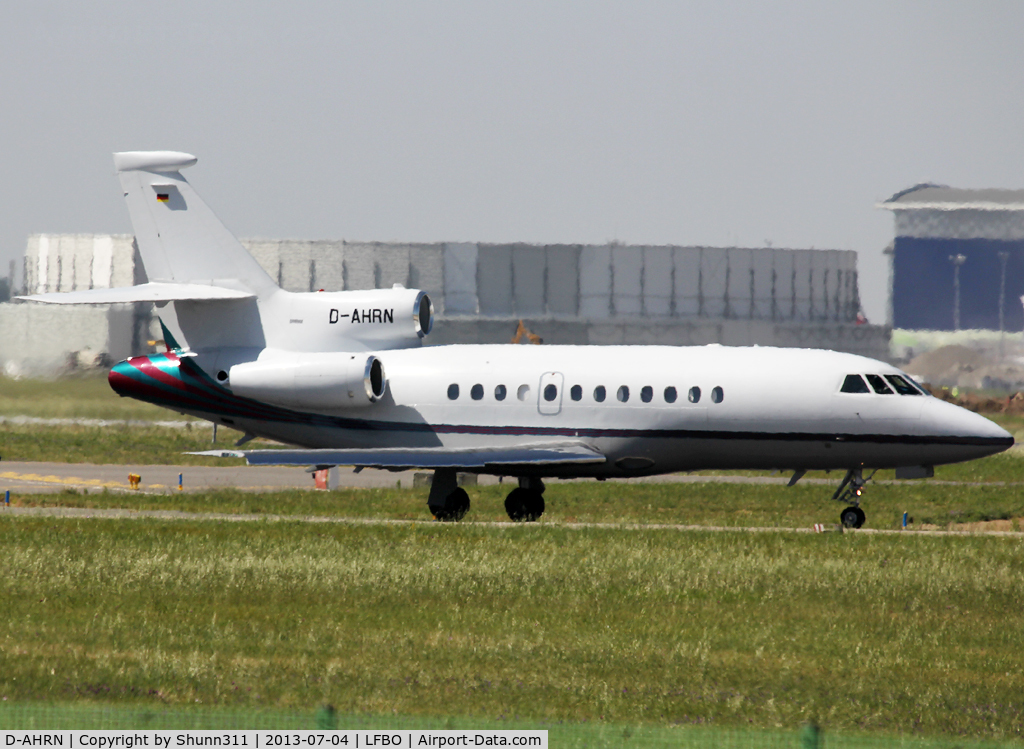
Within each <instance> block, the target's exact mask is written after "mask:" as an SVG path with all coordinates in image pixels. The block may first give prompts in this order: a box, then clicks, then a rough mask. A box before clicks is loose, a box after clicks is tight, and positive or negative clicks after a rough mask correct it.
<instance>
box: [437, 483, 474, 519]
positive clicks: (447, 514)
mask: <svg viewBox="0 0 1024 749" xmlns="http://www.w3.org/2000/svg"><path fill="white" fill-rule="evenodd" d="M430 511H431V512H432V513H433V514H434V519H435V520H440V521H441V522H442V523H457V522H459V521H460V520H462V518H464V517H466V513H467V512H469V495H468V494H467V493H466V490H465V489H463V488H462V487H461V486H460V487H459V488H458V489H456V490H455V491H453V492H452V493H451V494H449V495H448V497H447V499H446V501H445V506H444V507H443V508H442V507H431V508H430Z"/></svg>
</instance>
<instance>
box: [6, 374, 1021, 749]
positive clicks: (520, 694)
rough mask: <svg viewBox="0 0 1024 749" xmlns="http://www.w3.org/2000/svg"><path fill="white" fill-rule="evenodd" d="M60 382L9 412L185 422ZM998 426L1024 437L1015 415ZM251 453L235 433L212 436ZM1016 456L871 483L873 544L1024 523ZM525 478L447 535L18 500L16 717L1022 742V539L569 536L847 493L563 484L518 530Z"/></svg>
mask: <svg viewBox="0 0 1024 749" xmlns="http://www.w3.org/2000/svg"><path fill="white" fill-rule="evenodd" d="M65 384H66V383H63V382H62V383H61V384H60V387H61V388H64V386H65ZM76 388H77V390H76ZM53 390H54V388H53V386H52V385H49V386H43V385H39V384H38V383H30V382H13V383H12V382H11V381H9V380H0V415H2V414H7V415H12V414H19V415H31V416H41V417H67V418H118V419H143V420H146V419H149V420H152V419H167V418H170V416H169V413H168V412H166V411H163V410H162V409H155V408H154V409H151V407H149V406H146V405H145V404H139V403H137V402H134V401H128V400H122V399H119V398H117V397H116V396H115V395H113V393H111V392H110V391H109V388H107V386H106V383H105V381H102V380H81V381H73V382H72V384H71V385H68V386H67V388H66V389H65V390H64V393H65V394H66V395H67V398H66V400H64V399H62V398H63V396H62V397H61V398H56V399H55V398H54V397H53ZM119 408H120V409H121V410H117V409H119ZM996 420H998V421H1000V423H1002V424H1003V425H1004V426H1006V427H1007V428H1008V429H1010V430H1011V431H1014V432H1015V433H1017V434H1021V435H1022V436H1024V421H1022V420H1021V419H1020V418H1019V417H998V418H997V419H996ZM209 435H210V433H209V431H208V430H207V429H205V428H198V429H192V430H189V429H185V428H181V429H178V428H173V429H172V428H161V427H154V426H147V427H131V428H117V429H111V428H106V429H100V428H95V427H76V426H60V427H39V426H12V425H6V426H4V427H2V431H0V455H2V456H3V457H4V458H5V459H6V460H65V461H69V462H99V463H115V462H132V463H186V464H187V463H188V462H189V460H194V461H196V462H200V463H203V464H209V461H208V460H207V459H201V458H194V459H188V458H185V456H182V455H181V453H182V452H184V451H186V450H198V449H207V448H208V447H209ZM235 438H237V433H236V434H234V435H231V434H229V433H227V432H226V430H225V431H222V432H221V440H220V444H222V445H223V444H226V443H228V441H229V440H233V439H235ZM221 462H223V461H221ZM1022 467H1024V461H1022V460H1021V457H1020V456H1019V454H1018V453H1016V452H1011V453H1009V454H1003V455H999V456H994V457H992V458H988V459H985V460H982V461H975V462H973V463H969V464H965V465H962V466H944V467H939V468H937V469H936V480H943V479H944V480H953V481H971V482H980V483H981V484H982V485H978V486H968V485H955V486H949V485H942V484H937V483H935V482H930V481H915V482H902V483H900V484H898V485H885V484H880V485H871V486H870V487H869V490H868V493H867V496H866V500H865V508H866V510H867V512H868V522H867V526H868V527H875V528H894V527H896V526H897V525H898V523H899V520H900V518H901V515H902V513H903V512H909V513H910V515H911V516H913V517H914V519H915V521H916V522H915V524H914V527H920V525H921V524H922V523H929V524H935V525H939V526H942V527H945V526H947V525H950V524H955V523H968V522H976V521H985V520H997V519H1003V520H1005V519H1011V522H1010V523H1009V527H1011V528H1017V529H1021V528H1020V522H1019V519H1020V518H1024V477H1022V472H1021V468H1022ZM809 475H813V474H809ZM817 475H819V476H820V475H822V474H817ZM832 478H836V479H838V476H836V475H835V474H832ZM879 478H883V479H885V478H891V473H889V474H886V473H884V472H883V473H880V474H879ZM997 482H1009V484H1010V485H999V484H998V483H997ZM507 488H508V487H507V486H505V487H477V488H475V489H473V490H471V495H472V497H473V510H472V511H471V513H470V515H469V516H468V518H467V520H469V521H470V522H464V523H462V524H459V525H447V524H443V525H442V524H429V523H419V524H411V525H400V526H370V527H366V526H358V525H325V524H306V523H299V522H295V523H292V522H287V521H285V522H275V523H267V522H259V521H257V522H246V523H218V522H202V521H177V522H163V521H153V520H130V521H127V520H126V521H119V520H104V521H78V520H58V519H53V518H47V519H32V518H24V517H21V518H15V517H9V516H8V517H4V516H3V513H2V512H0V560H2V565H3V566H2V570H3V574H2V575H0V601H3V604H4V605H3V606H2V607H0V698H6V701H3V700H0V725H3V724H5V723H6V721H7V720H8V719H9V718H10V716H12V715H15V713H14V712H11V711H14V710H16V708H18V707H19V706H27V707H31V706H38V705H43V704H51V703H52V704H55V705H56V706H57V707H56V709H57V710H58V711H60V710H71V711H73V710H76V709H78V710H88V709H90V708H91V707H104V706H105V707H109V708H111V709H115V710H120V711H122V712H121V713H120V714H122V715H128V716H129V717H130V716H139V715H142V716H152V715H160V714H163V713H166V712H167V711H170V712H171V713H172V714H178V715H181V714H182V711H187V712H188V714H189V715H193V716H199V717H197V718H195V720H196V721H197V722H196V723H195V725H197V727H198V726H199V725H200V724H201V725H203V726H206V725H209V727H215V726H219V725H223V723H216V722H214V723H212V724H207V723H203V721H204V720H208V719H209V720H213V719H212V718H209V715H214V714H216V715H225V714H231V712H232V711H252V710H256V711H258V714H259V715H264V716H274V715H276V716H279V717H280V716H285V717H280V720H282V721H286V722H287V721H288V720H293V719H295V718H294V716H296V715H299V716H301V715H305V716H308V715H310V714H311V712H312V711H313V710H314V709H315V708H316V706H318V705H320V704H323V703H326V702H330V703H332V704H334V705H335V706H337V707H338V709H339V711H340V713H341V714H342V715H343V716H348V719H349V720H352V721H355V722H357V723H358V721H360V720H364V719H366V716H371V718H372V720H373V721H375V722H374V723H373V724H372V725H375V726H377V727H381V726H384V725H390V726H392V727H404V726H406V725H409V726H410V727H412V726H416V725H418V726H431V727H444V725H445V724H447V723H450V724H451V725H454V726H466V725H467V723H465V722H467V721H468V725H472V726H474V727H475V726H481V725H491V724H494V725H509V721H512V722H513V723H515V725H527V724H530V725H536V724H544V725H550V726H552V727H553V728H552V730H555V728H557V727H559V726H561V727H567V729H566V730H565V731H564V732H563V734H559V744H558V745H559V746H616V745H620V744H621V745H648V746H670V745H677V737H681V736H685V737H686V743H687V745H696V746H708V747H711V746H724V745H730V746H731V745H735V746H783V745H787V746H788V745H792V743H793V742H794V741H795V740H796V739H795V736H796V734H795V733H773V731H778V730H780V729H782V730H784V731H795V730H796V729H798V728H799V726H800V725H801V724H802V723H804V722H805V721H807V720H809V719H814V720H817V721H818V722H819V723H821V724H822V725H823V726H824V727H825V729H826V731H827V735H828V736H829V737H830V739H829V743H828V746H833V747H839V746H847V745H848V746H861V745H869V744H870V742H868V744H864V743H861V744H858V743H856V741H853V739H849V742H852V743H849V742H847V743H844V741H845V739H844V740H840V739H842V737H857V736H861V737H864V736H866V737H868V738H869V739H871V738H877V739H878V740H883V739H885V738H886V737H890V736H894V735H901V736H908V735H910V736H915V737H925V738H929V739H934V740H935V741H936V742H937V743H936V744H934V745H935V746H952V744H950V743H948V740H947V739H945V738H943V737H961V739H962V738H969V739H972V740H973V739H983V738H989V739H1005V738H1021V736H1022V732H1024V606H1022V602H1024V545H1022V544H1021V542H1020V541H1019V539H1016V538H999V537H976V536H975V537H943V538H936V537H928V536H923V535H919V534H913V533H907V534H900V535H898V536H868V535H864V534H860V535H858V534H854V533H847V534H819V535H812V534H806V535H798V534H731V533H726V534H718V533H710V532H702V531H679V530H662V529H654V528H647V529H642V528H641V529H637V530H630V529H627V528H625V527H602V528H572V527H567V525H566V524H567V523H572V522H573V521H577V522H598V523H610V524H619V525H620V526H622V525H624V524H634V523H635V524H640V525H643V524H657V523H668V524H696V525H723V526H779V527H809V526H810V525H811V524H813V523H818V522H823V523H835V522H836V516H837V515H838V510H839V509H840V507H839V505H838V504H836V503H833V502H830V501H828V496H829V495H830V493H831V490H830V489H829V488H828V487H826V486H821V485H809V484H806V483H801V484H799V485H797V486H796V487H793V488H787V487H784V486H779V485H735V484H713V483H703V484H646V485H644V484H640V485H637V484H633V485H629V486H626V485H623V484H621V483H616V482H606V483H598V482H593V481H577V482H567V483H552V484H551V485H550V486H549V488H548V491H547V493H546V495H545V496H546V499H547V507H548V510H547V513H546V514H545V516H544V520H543V521H542V522H541V523H538V524H532V525H525V526H523V525H513V524H511V523H507V522H506V521H507V517H506V516H505V512H504V508H503V499H504V495H505V492H506V491H507ZM13 502H14V503H15V504H41V505H65V506H82V507H126V506H127V507H132V508H139V509H181V510H190V511H196V512H212V511H216V512H231V513H262V514H275V515H327V516H340V517H360V518H372V517H379V518H408V519H423V518H425V517H426V509H425V491H423V490H408V489H397V488H396V489H381V490H369V491H367V490H364V491H356V490H343V491H336V492H313V491H298V490H295V491H287V492H274V493H265V494H252V493H246V492H241V491H237V490H229V491H218V492H207V493H184V494H168V495H149V494H132V495H125V494H115V493H109V494H107V493H103V494H90V495H84V494H78V493H74V492H65V493H61V494H55V495H15V496H14V497H13ZM472 521H500V522H501V523H502V525H501V526H498V527H495V526H485V525H481V524H479V523H474V522H472ZM61 706H63V707H61ZM197 711H198V712H197ZM204 711H211V712H204ZM245 714H247V715H252V714H253V713H251V712H247V713H245ZM204 715H205V716H207V717H205V718H204V717H203V716H204ZM287 716H291V717H287ZM273 719H274V720H277V718H273ZM385 719H387V722H384V721H385ZM125 720H126V721H127V722H126V723H125V726H126V727H127V726H129V724H130V725H131V726H135V725H137V724H136V723H133V722H132V720H133V719H129V718H126V719H125ZM146 720H150V718H146ZM295 720H297V719H295ZM517 721H518V722H517ZM186 722H187V721H186ZM178 725H182V723H180V722H179V723H178ZM189 725H193V723H189ZM288 725H296V727H298V726H297V724H294V723H289V724H288ZM281 727H287V726H284V725H282V726H281ZM309 727H311V726H309ZM722 731H726V733H722ZM730 732H732V733H730ZM759 732H767V733H763V734H761V733H759ZM555 735H556V734H555V733H553V734H552V737H553V739H554V737H555ZM723 736H730V737H740V738H737V739H736V741H735V743H732V739H729V740H728V741H725V740H724V739H723V738H722V737H723ZM751 736H754V737H755V738H756V737H757V736H764V737H767V738H764V739H763V741H762V740H761V739H758V740H757V741H750V740H748V739H749V738H750V737H751ZM645 737H646V738H645ZM744 737H745V738H744ZM957 741H958V742H959V741H960V739H958V740H957ZM644 742H647V743H644ZM759 742H760V743H759ZM553 745H554V744H553ZM925 745H926V744H922V746H925ZM957 745H959V743H958V744H957Z"/></svg>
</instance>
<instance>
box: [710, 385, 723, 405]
mask: <svg viewBox="0 0 1024 749" xmlns="http://www.w3.org/2000/svg"><path fill="white" fill-rule="evenodd" d="M723 398H725V393H724V392H723V391H722V388H721V387H719V386H718V385H716V386H715V387H713V388H711V402H712V403H721V402H722V399H723Z"/></svg>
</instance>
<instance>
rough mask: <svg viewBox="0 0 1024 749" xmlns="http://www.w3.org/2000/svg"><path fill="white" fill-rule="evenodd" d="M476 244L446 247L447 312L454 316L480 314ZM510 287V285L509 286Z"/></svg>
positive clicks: (445, 287) (457, 244)
mask: <svg viewBox="0 0 1024 749" xmlns="http://www.w3.org/2000/svg"><path fill="white" fill-rule="evenodd" d="M478 255H479V249H478V248H477V246H476V245H475V244H468V243H449V244H446V245H445V246H444V304H445V312H446V313H448V314H454V315H460V314H461V315H475V314H477V312H479V310H480V307H479V302H478V297H477V258H478ZM509 287H510V285H509Z"/></svg>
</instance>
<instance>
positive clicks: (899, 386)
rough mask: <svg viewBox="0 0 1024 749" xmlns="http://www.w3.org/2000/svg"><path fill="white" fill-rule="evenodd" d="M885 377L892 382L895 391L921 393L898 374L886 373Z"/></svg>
mask: <svg viewBox="0 0 1024 749" xmlns="http://www.w3.org/2000/svg"><path fill="white" fill-rule="evenodd" d="M885 379H887V380H888V381H889V382H890V383H891V384H892V386H893V387H894V388H896V392H897V393H899V394H900V395H920V394H921V391H920V390H918V389H917V388H916V387H914V386H913V385H911V384H910V383H909V382H907V380H906V378H904V377H900V376H899V375H886V376H885Z"/></svg>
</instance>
